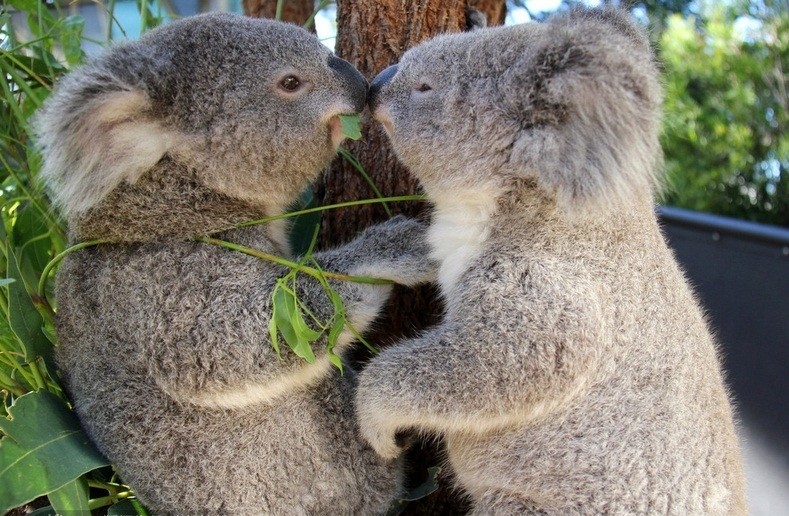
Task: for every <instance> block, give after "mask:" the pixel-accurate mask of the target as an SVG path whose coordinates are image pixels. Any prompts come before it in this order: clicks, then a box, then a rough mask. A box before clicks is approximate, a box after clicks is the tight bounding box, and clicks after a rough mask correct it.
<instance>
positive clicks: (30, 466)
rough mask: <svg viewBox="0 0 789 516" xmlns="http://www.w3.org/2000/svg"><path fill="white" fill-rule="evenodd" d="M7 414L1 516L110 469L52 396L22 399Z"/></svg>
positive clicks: (1, 444)
mask: <svg viewBox="0 0 789 516" xmlns="http://www.w3.org/2000/svg"><path fill="white" fill-rule="evenodd" d="M8 413H9V418H0V430H2V431H3V433H5V434H6V435H5V437H4V438H3V439H2V440H0V513H5V512H7V511H8V510H10V509H12V508H14V507H18V506H20V505H22V504H24V503H27V502H29V501H30V500H33V499H35V498H37V497H38V496H41V495H45V494H49V493H52V492H53V491H56V490H57V489H60V488H61V487H63V486H65V485H66V484H68V483H69V482H72V481H73V480H74V479H76V478H78V477H80V476H82V475H84V474H85V473H87V472H88V471H92V470H94V469H96V468H100V467H103V466H107V465H109V462H108V461H107V459H105V458H104V457H103V456H102V455H101V454H100V453H99V452H98V451H97V450H96V448H94V447H93V445H92V444H91V443H90V441H89V440H88V437H87V436H86V435H85V433H84V432H83V431H82V429H81V427H80V425H79V422H78V421H77V418H76V415H75V414H74V412H72V411H71V410H69V408H68V407H67V406H66V405H65V403H63V401H61V400H60V399H59V398H57V397H56V396H55V395H54V394H51V393H49V392H47V391H37V392H31V393H28V394H25V395H24V396H20V397H19V398H17V400H16V402H15V403H14V404H13V405H12V406H11V407H9V409H8ZM56 496H57V495H56Z"/></svg>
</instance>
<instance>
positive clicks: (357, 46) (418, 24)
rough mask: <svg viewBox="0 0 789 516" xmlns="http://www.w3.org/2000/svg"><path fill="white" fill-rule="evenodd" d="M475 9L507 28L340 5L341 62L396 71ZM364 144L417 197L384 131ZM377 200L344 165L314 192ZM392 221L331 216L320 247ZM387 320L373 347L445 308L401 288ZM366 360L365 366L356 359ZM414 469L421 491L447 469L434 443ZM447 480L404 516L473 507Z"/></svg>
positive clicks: (430, 296)
mask: <svg viewBox="0 0 789 516" xmlns="http://www.w3.org/2000/svg"><path fill="white" fill-rule="evenodd" d="M469 7H473V8H475V9H477V10H480V11H482V12H483V13H485V15H486V16H487V18H488V24H489V25H495V24H500V23H502V22H503V21H504V16H505V15H506V7H505V1H504V0H419V1H412V2H404V1H402V0H337V48H336V52H337V55H338V56H339V57H341V58H343V59H346V60H348V61H350V62H351V63H352V64H353V65H354V66H356V67H357V68H358V69H359V71H361V72H362V74H363V75H365V76H366V77H367V78H368V79H372V78H373V77H375V75H376V74H377V73H379V72H380V71H381V70H383V69H384V68H386V67H387V66H389V65H390V64H393V63H396V62H397V61H398V60H399V59H400V57H401V56H402V55H403V53H404V52H405V51H406V50H408V49H409V48H411V47H413V46H415V45H417V44H419V43H421V42H422V41H424V40H427V39H429V38H431V37H433V36H435V35H437V34H440V33H445V32H459V31H462V30H466V28H467V22H466V13H467V9H468V8H469ZM362 132H363V134H364V137H363V138H362V140H359V141H356V142H348V143H347V148H348V150H349V151H350V152H351V153H353V154H354V155H355V156H356V157H357V158H358V159H359V161H360V162H361V163H362V165H363V167H364V169H365V170H366V171H367V173H368V174H369V176H370V177H371V178H372V180H373V182H374V183H375V184H376V186H377V187H378V189H379V190H380V191H381V193H382V194H383V195H384V196H387V197H389V196H395V195H408V194H413V193H417V192H418V185H417V182H416V180H415V179H414V178H413V177H412V176H411V175H410V174H409V173H408V171H407V170H406V169H405V167H403V166H402V165H400V164H399V163H398V161H397V160H396V158H395V156H394V153H393V152H392V150H391V148H390V146H389V143H388V140H387V137H386V135H385V134H384V132H383V130H382V129H381V127H380V126H379V124H377V123H376V122H374V121H373V120H372V119H371V116H370V114H369V112H367V111H365V113H364V114H363V116H362ZM374 196H375V193H374V192H373V190H372V189H371V188H370V187H369V185H368V184H367V182H366V181H365V180H364V178H362V177H361V175H360V174H359V173H358V171H356V170H355V169H354V168H353V167H352V166H350V165H349V164H348V163H345V162H344V161H343V160H341V159H338V160H336V161H335V162H334V163H333V164H332V166H331V167H330V168H329V169H328V170H327V172H326V173H325V174H324V176H323V178H322V181H320V182H319V184H318V185H317V186H316V198H317V199H320V200H321V202H322V204H332V203H337V202H342V201H348V200H354V199H365V198H370V197H374ZM390 207H391V210H392V212H393V213H395V214H396V213H402V214H405V215H407V216H411V217H420V218H423V219H427V217H428V210H429V208H428V205H427V204H426V203H423V202H411V203H398V204H394V205H390ZM386 218H387V215H386V212H385V210H384V208H383V207H382V206H380V205H369V206H364V207H358V208H351V209H342V210H330V211H327V212H324V214H323V219H322V229H321V235H320V237H321V239H320V245H321V246H322V247H332V246H337V245H339V244H342V243H344V242H347V241H349V240H351V239H352V238H353V237H354V236H355V235H356V234H358V232H359V231H361V230H363V229H364V228H365V227H367V226H369V225H372V224H374V223H377V222H380V221H383V220H385V219H386ZM384 313H385V314H386V317H385V318H384V319H383V320H382V321H380V323H379V324H378V326H377V331H376V332H375V333H374V334H373V335H370V337H369V338H370V341H371V342H372V343H373V344H375V345H377V346H379V347H382V346H386V345H387V344H390V343H392V342H393V341H395V340H397V339H400V338H403V337H408V336H413V335H414V334H416V333H417V332H418V331H420V330H422V329H424V328H426V327H427V326H429V325H432V324H435V323H437V322H438V321H439V320H440V317H441V314H442V313H443V305H442V303H441V301H440V299H439V298H438V296H437V291H436V289H435V288H434V287H432V286H425V287H422V288H418V289H405V288H396V289H395V292H394V295H393V297H392V300H391V302H390V303H389V306H388V307H387V308H386V310H385V311H384ZM357 359H360V360H363V358H360V357H357ZM406 463H408V464H409V465H411V471H409V472H407V474H408V479H407V484H409V485H410V487H415V486H417V485H419V484H420V483H422V482H424V481H425V480H426V479H427V468H428V467H430V466H435V465H438V464H440V463H441V458H440V453H439V452H438V450H437V448H436V446H435V445H434V444H433V442H432V440H431V441H430V442H428V441H425V442H419V443H418V444H417V445H416V446H415V447H414V449H413V450H411V452H409V456H408V457H407V460H406ZM448 482H449V479H448V478H447V475H446V474H444V475H442V476H441V477H439V483H440V485H441V488H440V489H439V491H438V492H437V493H434V494H433V495H431V496H429V497H427V498H425V499H423V500H420V501H417V502H413V503H412V504H411V505H410V506H409V507H408V508H407V509H406V512H405V514H456V513H463V512H465V511H466V509H467V506H466V505H465V503H464V502H463V500H462V499H461V497H459V496H457V493H452V492H451V491H450V490H449V489H448V487H449V486H448Z"/></svg>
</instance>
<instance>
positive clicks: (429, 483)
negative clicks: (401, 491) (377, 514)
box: [386, 466, 441, 516]
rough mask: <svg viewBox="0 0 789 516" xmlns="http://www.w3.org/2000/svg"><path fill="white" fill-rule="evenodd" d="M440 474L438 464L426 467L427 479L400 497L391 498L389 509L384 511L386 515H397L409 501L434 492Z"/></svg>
mask: <svg viewBox="0 0 789 516" xmlns="http://www.w3.org/2000/svg"><path fill="white" fill-rule="evenodd" d="M440 474H441V467H440V466H433V467H432V468H427V477H428V478H427V480H426V481H425V482H424V483H422V484H421V485H419V486H417V487H415V488H414V489H412V490H411V491H409V492H408V493H406V494H405V495H404V496H402V497H401V498H397V499H395V500H393V501H392V503H391V504H390V505H389V510H388V511H387V512H386V516H398V515H399V514H402V512H403V511H404V510H405V508H406V507H407V506H408V504H410V503H411V502H415V501H416V500H421V499H422V498H424V497H426V496H428V495H430V494H432V493H434V492H435V491H436V490H437V489H438V475H440Z"/></svg>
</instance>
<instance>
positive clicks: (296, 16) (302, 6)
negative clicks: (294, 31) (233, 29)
mask: <svg viewBox="0 0 789 516" xmlns="http://www.w3.org/2000/svg"><path fill="white" fill-rule="evenodd" d="M242 4H243V6H244V14H246V15H248V16H252V17H253V18H274V16H275V15H276V13H277V0H243V2H242ZM314 9H315V2H314V0H285V3H284V4H283V5H282V21H285V22H290V23H295V24H296V25H304V22H306V21H307V18H309V17H310V15H311V14H312V11H313V10H314ZM314 27H315V25H313V31H314Z"/></svg>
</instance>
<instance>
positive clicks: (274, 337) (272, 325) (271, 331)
mask: <svg viewBox="0 0 789 516" xmlns="http://www.w3.org/2000/svg"><path fill="white" fill-rule="evenodd" d="M268 335H269V338H270V339H271V347H273V348H274V353H276V354H277V357H279V359H280V360H282V353H280V350H279V336H278V331H277V321H276V319H275V318H274V315H273V314H272V315H271V319H269V321H268Z"/></svg>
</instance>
